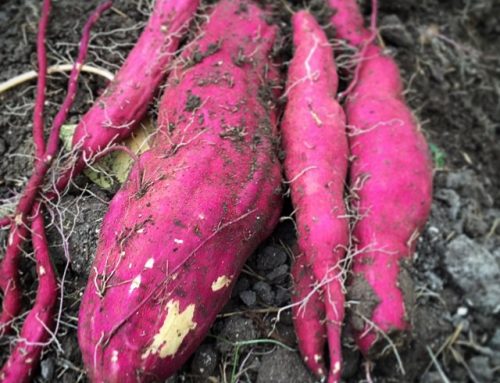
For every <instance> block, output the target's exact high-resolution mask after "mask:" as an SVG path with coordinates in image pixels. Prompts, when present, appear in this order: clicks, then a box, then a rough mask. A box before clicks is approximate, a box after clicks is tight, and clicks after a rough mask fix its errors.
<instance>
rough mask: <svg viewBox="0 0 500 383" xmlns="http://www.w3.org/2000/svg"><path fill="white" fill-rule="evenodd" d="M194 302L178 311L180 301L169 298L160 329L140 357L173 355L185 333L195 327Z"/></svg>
mask: <svg viewBox="0 0 500 383" xmlns="http://www.w3.org/2000/svg"><path fill="white" fill-rule="evenodd" d="M195 307H196V306H195V305H194V304H190V305H188V306H187V307H186V309H185V310H184V311H182V312H181V311H180V302H179V301H174V300H171V301H170V302H168V303H167V316H166V317H165V320H164V321H163V325H162V326H161V328H160V331H159V332H158V333H157V334H156V335H155V336H154V338H153V343H151V345H150V346H149V347H148V349H147V350H146V351H145V352H144V353H143V354H142V359H146V358H147V357H148V356H149V355H156V354H158V355H159V357H160V358H162V359H163V358H166V357H167V356H172V355H175V354H176V352H177V350H178V349H179V347H180V346H181V344H182V341H183V340H184V338H185V337H186V335H187V334H188V333H189V332H190V331H191V330H194V329H195V328H196V325H197V324H196V323H194V322H193V316H194V309H195Z"/></svg>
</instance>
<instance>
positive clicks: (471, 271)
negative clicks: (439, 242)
mask: <svg viewBox="0 0 500 383" xmlns="http://www.w3.org/2000/svg"><path fill="white" fill-rule="evenodd" d="M444 264H445V268H446V271H447V272H448V273H449V274H450V275H451V277H452V279H453V282H455V284H457V285H458V286H459V287H460V288H461V289H462V290H463V291H464V292H465V299H466V301H468V302H470V304H472V305H473V306H474V307H477V308H479V309H480V310H481V311H483V312H484V313H485V314H488V313H489V314H496V313H498V312H500V267H499V266H498V264H497V263H496V260H495V257H494V256H493V255H492V254H491V253H490V252H489V251H488V250H487V249H486V248H485V247H484V246H481V245H480V244H478V243H476V242H474V241H473V240H471V239H470V238H468V237H467V236H465V235H459V236H458V237H456V238H455V239H453V240H452V241H451V242H450V243H449V244H448V248H447V250H446V252H445V260H444Z"/></svg>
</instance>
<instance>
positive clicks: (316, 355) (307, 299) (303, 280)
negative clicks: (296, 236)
mask: <svg viewBox="0 0 500 383" xmlns="http://www.w3.org/2000/svg"><path fill="white" fill-rule="evenodd" d="M292 278H293V288H294V294H293V295H292V304H293V306H292V314H293V325H294V327H295V333H296V334H297V339H298V344H299V349H300V353H301V354H302V356H303V358H304V363H305V364H306V366H307V367H308V368H309V369H310V370H311V371H312V372H313V373H314V375H316V377H318V378H319V379H320V380H323V379H324V378H325V375H326V368H325V363H324V359H323V350H324V347H325V342H326V328H325V323H324V322H325V304H324V302H323V298H322V297H321V295H320V291H319V290H314V288H315V285H317V284H318V282H317V281H316V279H315V278H314V276H313V273H312V271H311V269H310V267H309V265H308V264H307V262H306V258H305V257H304V255H303V254H298V255H296V257H295V261H294V263H293V265H292Z"/></svg>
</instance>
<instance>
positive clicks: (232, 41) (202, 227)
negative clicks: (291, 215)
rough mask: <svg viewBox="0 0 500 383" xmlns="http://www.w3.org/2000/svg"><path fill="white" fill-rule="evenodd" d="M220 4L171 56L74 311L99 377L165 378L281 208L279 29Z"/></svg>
mask: <svg viewBox="0 0 500 383" xmlns="http://www.w3.org/2000/svg"><path fill="white" fill-rule="evenodd" d="M265 15H266V14H265V12H264V11H263V10H261V9H260V8H258V7H257V6H256V5H254V4H253V3H251V2H249V1H239V0H238V1H236V0H224V1H221V2H220V3H218V4H217V5H216V6H215V8H214V10H213V12H211V13H210V14H209V15H208V21H207V23H206V24H205V25H204V26H203V28H202V31H201V35H200V38H199V39H198V41H197V43H196V44H191V45H190V49H188V50H186V51H184V52H183V54H182V55H181V57H180V58H179V60H177V62H176V64H175V66H174V70H173V72H172V74H171V76H170V78H169V82H168V84H167V90H166V92H165V93H164V95H163V98H162V100H161V104H160V109H159V125H160V133H159V134H158V135H157V138H156V140H155V142H154V145H153V148H152V149H151V150H150V151H148V152H146V153H144V154H143V155H142V156H141V157H140V160H139V163H137V164H135V166H134V168H133V169H132V172H131V174H130V175H129V178H128V180H127V182H126V183H125V184H124V187H123V189H122V190H121V191H119V192H118V193H117V194H116V195H115V197H114V199H113V200H112V202H111V204H110V207H109V211H108V213H107V215H106V217H105V220H104V222H103V226H102V229H101V233H100V240H99V245H98V250H97V254H96V258H95V261H94V265H93V272H92V273H91V275H90V279H89V283H88V285H87V289H86V291H85V294H84V296H83V300H82V304H81V309H80V316H79V330H78V335H79V343H80V346H81V350H82V355H83V360H84V363H85V365H86V368H87V370H88V372H89V375H90V378H91V379H92V380H93V381H94V382H120V383H125V382H137V381H141V382H149V381H157V380H161V379H164V378H166V377H167V376H169V375H170V374H172V373H173V372H174V371H175V370H177V369H178V368H179V367H180V366H181V365H182V363H184V361H186V359H187V358H188V357H189V356H190V355H191V353H192V352H193V351H194V350H195V349H196V347H197V346H198V344H199V343H200V342H201V341H202V339H203V337H204V336H205V334H206V333H207V331H208V330H209V328H210V326H211V325H212V323H213V321H214V320H215V316H216V315H217V313H218V312H219V311H220V310H221V308H222V307H223V305H224V304H225V303H226V301H227V300H228V298H229V296H230V291H231V288H232V286H233V283H234V281H235V280H236V278H237V277H238V274H239V273H240V270H241V268H242V266H243V263H244V262H245V260H246V258H247V257H248V256H249V255H250V254H251V253H252V251H254V249H255V248H256V246H257V245H258V244H259V243H260V242H261V241H262V240H263V239H264V238H265V237H266V236H267V235H269V234H270V233H271V231H272V229H273V227H274V226H275V224H276V222H277V220H278V217H279V214H280V208H281V195H280V178H281V177H280V165H279V162H278V160H277V158H276V154H275V151H274V143H275V139H276V126H275V125H276V116H275V112H274V108H273V102H272V97H270V96H272V94H273V91H272V89H270V85H271V84H270V83H269V79H271V78H275V77H276V72H275V69H274V68H273V66H272V63H271V61H270V59H269V54H270V51H271V48H272V45H273V42H274V40H275V33H276V29H275V27H273V26H271V25H269V24H268V23H267V22H266V21H265Z"/></svg>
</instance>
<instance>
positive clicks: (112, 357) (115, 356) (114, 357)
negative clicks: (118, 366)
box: [111, 350, 118, 363]
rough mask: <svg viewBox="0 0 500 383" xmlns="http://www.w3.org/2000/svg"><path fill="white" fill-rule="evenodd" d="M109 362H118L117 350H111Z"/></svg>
mask: <svg viewBox="0 0 500 383" xmlns="http://www.w3.org/2000/svg"><path fill="white" fill-rule="evenodd" d="M111 362H113V363H116V362H118V350H113V353H112V354H111Z"/></svg>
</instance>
